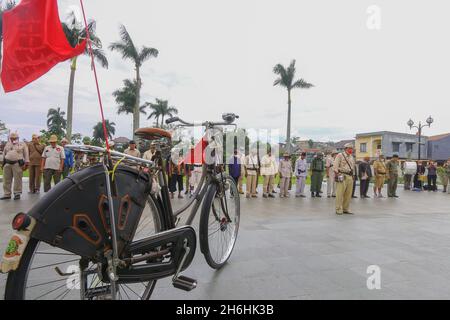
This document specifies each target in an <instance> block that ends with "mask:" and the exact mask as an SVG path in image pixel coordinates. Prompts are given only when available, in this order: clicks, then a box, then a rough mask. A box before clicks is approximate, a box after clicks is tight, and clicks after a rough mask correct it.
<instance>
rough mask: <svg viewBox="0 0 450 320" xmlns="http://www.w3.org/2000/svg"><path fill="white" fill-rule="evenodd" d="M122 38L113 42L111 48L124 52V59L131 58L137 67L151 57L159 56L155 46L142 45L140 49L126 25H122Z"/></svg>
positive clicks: (120, 31)
mask: <svg viewBox="0 0 450 320" xmlns="http://www.w3.org/2000/svg"><path fill="white" fill-rule="evenodd" d="M119 33H120V39H121V41H117V42H113V43H111V44H110V46H109V49H110V50H111V51H117V52H119V53H120V54H122V58H123V59H124V60H131V61H132V62H133V63H134V64H135V66H136V67H137V68H139V67H141V66H142V64H143V63H144V62H145V61H146V60H148V59H150V58H151V57H155V58H156V57H157V56H158V53H159V52H158V50H157V49H155V48H149V47H142V49H141V50H139V49H138V48H137V47H136V46H135V45H134V43H133V40H132V39H131V36H130V34H129V33H128V31H127V29H126V28H125V26H124V25H121V26H120V30H119Z"/></svg>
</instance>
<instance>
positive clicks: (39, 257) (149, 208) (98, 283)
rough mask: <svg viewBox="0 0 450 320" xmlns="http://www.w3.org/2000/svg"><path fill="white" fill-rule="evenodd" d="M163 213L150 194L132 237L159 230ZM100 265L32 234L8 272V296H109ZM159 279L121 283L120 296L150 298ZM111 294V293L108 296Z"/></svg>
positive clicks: (105, 298)
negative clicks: (19, 256)
mask: <svg viewBox="0 0 450 320" xmlns="http://www.w3.org/2000/svg"><path fill="white" fill-rule="evenodd" d="M161 221H162V216H161V213H160V211H159V209H158V207H157V205H156V204H155V202H154V200H153V198H152V197H149V198H148V201H147V204H146V206H145V208H144V210H143V212H142V215H141V218H140V220H139V223H138V226H137V228H136V232H135V236H134V239H133V241H136V240H139V239H142V238H146V237H149V236H151V235H153V234H155V233H157V232H159V231H162V230H161V229H162V227H161ZM99 267H100V268H101V266H99V265H98V264H97V263H95V262H93V261H89V260H87V259H85V258H82V257H80V256H78V255H75V254H73V253H70V252H67V251H64V250H62V249H60V248H57V247H53V246H50V245H49V244H47V243H44V242H42V241H39V240H37V239H34V238H31V239H30V241H29V242H28V245H27V247H26V249H25V251H24V254H23V257H22V260H21V262H20V265H19V268H18V269H17V270H16V271H12V272H10V273H9V274H8V279H7V283H6V289H5V299H6V300H79V299H81V300H94V299H98V300H101V299H104V300H107V299H110V298H111V297H110V285H109V283H107V282H104V281H102V279H101V277H99V273H98V272H97V269H98V268H99ZM155 284H156V280H154V281H148V282H141V283H122V284H118V288H117V289H118V292H117V298H118V299H120V300H147V299H149V298H150V296H151V294H152V292H153V289H154V286H155ZM108 295H109V296H108Z"/></svg>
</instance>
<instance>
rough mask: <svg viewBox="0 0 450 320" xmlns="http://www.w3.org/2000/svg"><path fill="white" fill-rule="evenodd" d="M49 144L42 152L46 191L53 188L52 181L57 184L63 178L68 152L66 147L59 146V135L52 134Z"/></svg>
mask: <svg viewBox="0 0 450 320" xmlns="http://www.w3.org/2000/svg"><path fill="white" fill-rule="evenodd" d="M48 142H49V143H50V145H49V146H46V147H45V149H44V152H43V153H42V161H41V169H42V171H43V172H44V192H48V191H49V190H50V189H51V182H52V179H53V182H54V183H55V185H56V184H58V183H59V181H60V180H61V174H62V171H63V168H64V159H65V158H66V154H65V152H64V148H63V147H61V146H59V145H58V144H57V143H58V137H57V136H56V135H52V136H50V139H49V140H48Z"/></svg>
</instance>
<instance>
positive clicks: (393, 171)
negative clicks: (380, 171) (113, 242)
mask: <svg viewBox="0 0 450 320" xmlns="http://www.w3.org/2000/svg"><path fill="white" fill-rule="evenodd" d="M398 168H399V163H398V155H397V154H394V155H393V156H392V159H391V160H390V161H389V162H388V163H387V164H386V177H387V180H388V197H389V198H398V196H397V182H398Z"/></svg>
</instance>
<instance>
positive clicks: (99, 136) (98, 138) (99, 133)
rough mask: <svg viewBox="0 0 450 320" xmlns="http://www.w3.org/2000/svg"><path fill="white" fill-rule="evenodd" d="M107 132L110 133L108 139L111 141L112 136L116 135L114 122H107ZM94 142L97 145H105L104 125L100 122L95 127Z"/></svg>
mask: <svg viewBox="0 0 450 320" xmlns="http://www.w3.org/2000/svg"><path fill="white" fill-rule="evenodd" d="M105 125H106V132H107V133H108V139H111V138H112V136H113V135H114V134H115V133H116V128H115V126H116V124H115V123H114V122H109V120H105ZM93 130H94V131H93V133H92V137H93V142H94V143H96V144H99V143H103V142H104V141H105V135H104V133H103V123H102V122H99V123H97V124H96V125H95V126H94V127H93Z"/></svg>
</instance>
